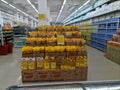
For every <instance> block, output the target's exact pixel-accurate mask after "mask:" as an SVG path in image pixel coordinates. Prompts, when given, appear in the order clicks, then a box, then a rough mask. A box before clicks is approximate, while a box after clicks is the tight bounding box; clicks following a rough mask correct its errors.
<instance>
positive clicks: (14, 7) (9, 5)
mask: <svg viewBox="0 0 120 90" xmlns="http://www.w3.org/2000/svg"><path fill="white" fill-rule="evenodd" d="M8 5H9V6H11V7H12V8H14V9H16V7H15V6H13V5H11V4H8Z"/></svg>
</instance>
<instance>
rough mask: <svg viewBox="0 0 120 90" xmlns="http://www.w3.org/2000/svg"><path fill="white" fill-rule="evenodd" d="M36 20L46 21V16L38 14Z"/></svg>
mask: <svg viewBox="0 0 120 90" xmlns="http://www.w3.org/2000/svg"><path fill="white" fill-rule="evenodd" d="M38 18H39V20H46V14H39V15H38Z"/></svg>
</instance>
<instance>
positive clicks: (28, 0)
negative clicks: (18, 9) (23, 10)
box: [27, 0, 39, 14]
mask: <svg viewBox="0 0 120 90" xmlns="http://www.w3.org/2000/svg"><path fill="white" fill-rule="evenodd" d="M27 2H28V3H29V4H30V5H31V6H32V8H34V10H35V11H36V12H37V13H38V14H39V11H38V10H37V9H36V8H35V6H34V5H33V4H32V3H31V2H30V0H27Z"/></svg>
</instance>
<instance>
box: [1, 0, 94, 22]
mask: <svg viewBox="0 0 120 90" xmlns="http://www.w3.org/2000/svg"><path fill="white" fill-rule="evenodd" d="M6 1H7V2H9V3H11V4H12V5H14V6H16V7H17V8H19V9H21V10H22V11H24V12H26V13H28V14H29V15H32V16H34V17H37V16H38V14H37V13H36V12H35V10H34V9H33V8H32V7H31V6H30V4H29V3H28V2H27V0H6ZM30 1H31V2H32V4H33V5H34V6H35V7H36V9H38V3H37V0H30ZM47 1H48V7H49V8H50V15H51V19H52V22H54V21H55V20H56V18H57V16H58V14H59V11H60V9H61V6H62V4H63V1H64V0H47ZM86 1H87V0H67V1H66V4H65V6H64V8H63V11H62V13H61V16H60V18H59V19H58V22H61V21H63V20H64V19H65V18H66V17H67V16H68V15H70V14H71V13H72V12H73V11H74V10H75V9H77V8H78V7H80V6H81V5H83V4H84V3H85V2H86ZM95 1H96V0H91V2H90V3H89V4H88V5H91V4H92V3H94V2H95ZM88 5H87V6H88ZM87 6H85V7H87ZM85 7H84V8H85ZM0 8H5V9H6V10H7V11H13V12H15V10H13V8H10V7H9V6H7V5H5V4H3V3H2V2H1V1H0ZM84 8H83V9H84Z"/></svg>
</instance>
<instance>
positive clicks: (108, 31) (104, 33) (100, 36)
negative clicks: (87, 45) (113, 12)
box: [91, 18, 120, 51]
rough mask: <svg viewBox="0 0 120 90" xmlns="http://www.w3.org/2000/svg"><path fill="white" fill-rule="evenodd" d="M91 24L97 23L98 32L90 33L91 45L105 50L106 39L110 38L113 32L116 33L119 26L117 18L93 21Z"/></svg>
mask: <svg viewBox="0 0 120 90" xmlns="http://www.w3.org/2000/svg"><path fill="white" fill-rule="evenodd" d="M93 24H95V25H98V32H97V33H92V35H91V37H92V38H91V41H92V44H91V46H92V47H95V48H97V49H99V50H101V51H106V47H107V43H108V41H110V40H111V38H112V37H113V34H116V33H117V30H118V28H119V26H120V25H119V24H120V23H119V18H112V19H107V20H102V21H97V22H93Z"/></svg>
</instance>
